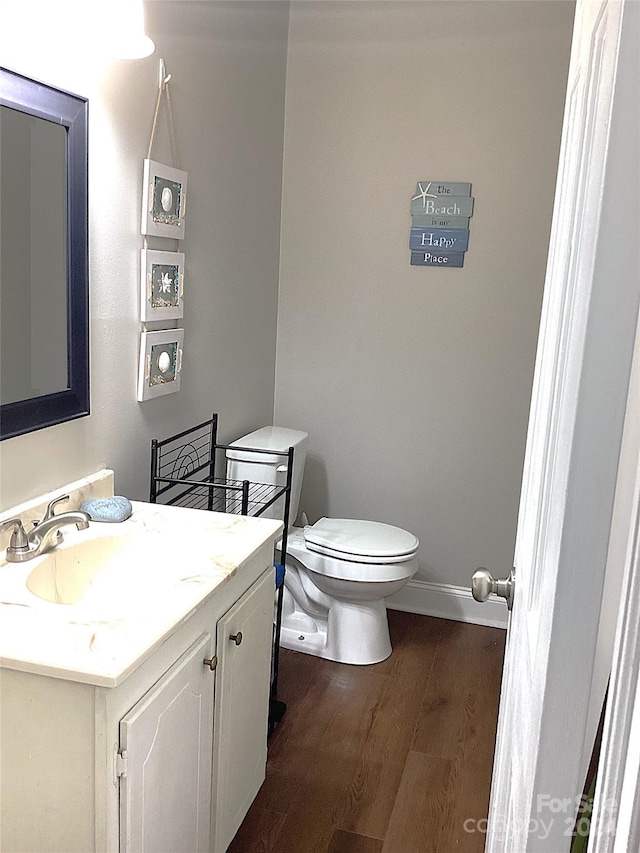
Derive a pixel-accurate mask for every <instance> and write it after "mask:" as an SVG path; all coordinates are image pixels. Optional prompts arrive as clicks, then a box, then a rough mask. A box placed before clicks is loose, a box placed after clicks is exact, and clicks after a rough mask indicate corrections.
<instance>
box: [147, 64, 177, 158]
mask: <svg viewBox="0 0 640 853" xmlns="http://www.w3.org/2000/svg"><path fill="white" fill-rule="evenodd" d="M169 80H171V74H167V71H166V67H165V64H164V59H161V60H160V67H159V79H158V97H157V99H156V110H155V113H154V114H153V126H152V128H151V136H150V138H149V150H148V152H147V159H148V160H151V149H152V148H153V140H154V138H155V135H156V127H157V125H158V115H159V113H160V103H161V101H162V96H163V94H164V95H165V96H166V98H167V119H168V121H169V139H170V142H171V157H172V160H173V167H174V169H177V168H178V155H177V153H176V150H177V149H176V134H175V130H174V126H173V113H172V111H171V95H170V93H169Z"/></svg>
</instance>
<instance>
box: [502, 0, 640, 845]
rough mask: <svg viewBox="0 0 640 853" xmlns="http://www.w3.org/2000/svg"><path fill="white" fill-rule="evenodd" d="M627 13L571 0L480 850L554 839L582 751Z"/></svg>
mask: <svg viewBox="0 0 640 853" xmlns="http://www.w3.org/2000/svg"><path fill="white" fill-rule="evenodd" d="M628 5H629V0H627V6H628ZM634 5H635V4H634ZM628 12H629V10H628V9H625V4H624V2H623V0H584V2H583V0H578V3H577V9H576V24H575V29H574V39H573V45H572V55H571V61H570V69H569V81H568V90H567V99H566V106H565V118H564V127H563V135H562V144H561V152H560V164H559V171H558V182H557V188H556V200H555V206H554V215H553V225H552V232H551V241H550V248H549V259H548V266H547V277H546V282H545V296H544V304H543V311H542V318H541V327H540V337H539V343H538V354H537V362H536V371H535V379H534V387H533V395H532V405H531V414H530V420H529V431H528V436H527V449H526V458H525V466H524V475H523V484H522V493H521V502H520V514H519V520H518V533H517V541H516V552H515V560H514V565H515V598H514V605H513V610H512V613H511V620H510V625H509V632H508V642H507V649H506V656H505V668H504V677H503V686H502V695H501V703H500V716H499V722H498V739H497V745H496V754H495V762H494V775H493V782H492V791H491V804H490V814H489V828H488V835H487V844H486V849H487V850H488V851H508V853H514V851H518V853H524V851H535V853H542V851H553V853H559V852H560V851H565V850H569V847H570V843H571V838H570V836H571V832H572V829H573V822H574V817H575V805H576V802H575V800H576V797H579V796H580V794H581V792H582V788H583V784H584V778H583V753H584V752H585V750H589V749H590V744H589V743H587V741H588V740H589V737H588V735H587V732H588V726H587V709H588V706H589V699H590V695H591V692H592V672H593V670H594V658H595V655H596V649H597V643H598V627H599V618H600V604H601V599H602V592H603V585H604V574H605V564H606V558H607V545H608V537H609V527H610V521H611V511H612V504H613V496H614V491H615V479H616V471H617V463H618V455H619V449H620V438H621V432H622V424H623V420H624V409H625V401H626V391H627V386H628V379H629V366H630V359H631V353H632V350H633V341H634V336H635V317H636V314H637V306H638V290H639V288H640V283H639V282H638V281H637V278H636V277H635V276H634V275H633V270H632V269H631V268H630V267H629V265H627V266H626V267H625V260H624V259H625V257H628V254H627V255H626V256H625V251H620V247H621V245H622V244H621V243H620V239H621V237H624V236H625V235H626V237H627V239H631V240H635V244H634V245H635V246H636V247H637V234H638V223H637V221H636V220H635V218H634V217H635V216H637V204H636V202H635V201H634V195H635V196H636V197H637V192H638V187H637V186H635V185H633V182H632V183H631V184H629V185H628V186H627V187H626V190H625V189H624V176H623V175H622V176H621V172H623V170H622V169H621V168H620V165H621V164H620V157H622V158H624V157H625V156H627V157H629V156H635V157H637V152H635V154H631V155H629V154H627V155H625V154H624V153H623V154H617V155H616V157H618V162H617V163H616V162H613V159H612V157H610V156H609V155H608V146H609V144H610V141H611V140H613V134H614V133H615V121H616V115H615V109H614V111H613V117H612V105H613V106H614V107H615V99H614V92H615V91H616V87H619V86H620V84H621V82H622V83H623V84H625V85H628V81H626V83H625V81H618V82H616V68H617V64H618V48H619V40H620V31H621V22H622V27H623V28H624V27H625V26H627V27H628V26H630V25H631V26H633V24H632V23H631V24H629V22H628V21H627V17H628V16H627V13H628ZM540 49H541V50H544V45H543V44H541V46H540ZM635 103H636V105H637V93H636V101H635ZM635 109H636V111H637V106H636V107H635ZM612 118H613V122H614V123H613V125H612V124H611V121H612ZM610 127H613V131H612V133H611V140H610ZM632 174H633V172H632ZM625 216H626V218H625ZM634 234H635V237H634Z"/></svg>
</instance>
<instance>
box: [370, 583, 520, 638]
mask: <svg viewBox="0 0 640 853" xmlns="http://www.w3.org/2000/svg"><path fill="white" fill-rule="evenodd" d="M386 605H387V607H389V608H390V609H391V610H404V611H406V612H407V613H421V614H422V615H423V616H438V617H439V618H441V619H454V620H455V621H457V622H472V623H473V624H475V625H490V626H491V627H494V628H506V627H507V623H508V615H509V611H508V610H507V606H506V604H505V602H504V601H503V600H502V599H501V598H490V599H489V600H488V601H485V602H483V603H482V604H480V603H479V602H478V601H476V600H475V599H474V597H473V596H472V595H471V589H470V588H469V587H464V586H453V585H452V584H447V583H431V582H429V581H423V580H419V579H414V580H411V581H409V583H408V584H407V585H406V586H405V587H404V588H403V589H401V590H400V592H397V593H396V594H395V595H392V596H391V597H390V598H387V599H386Z"/></svg>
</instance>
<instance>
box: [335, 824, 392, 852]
mask: <svg viewBox="0 0 640 853" xmlns="http://www.w3.org/2000/svg"><path fill="white" fill-rule="evenodd" d="M381 850H382V841H380V840H379V839H378V838H369V837H368V836H366V835H356V834H355V833H353V832H345V831H344V830H343V829H336V831H335V832H334V833H333V836H332V838H331V844H330V845H329V849H328V851H327V853H380V851H381Z"/></svg>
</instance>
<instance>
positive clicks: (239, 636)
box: [229, 631, 242, 646]
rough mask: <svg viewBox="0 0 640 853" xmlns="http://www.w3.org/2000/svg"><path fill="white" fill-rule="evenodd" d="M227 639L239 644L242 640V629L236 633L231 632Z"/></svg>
mask: <svg viewBox="0 0 640 853" xmlns="http://www.w3.org/2000/svg"><path fill="white" fill-rule="evenodd" d="M229 639H230V640H233V642H234V643H235V644H236V646H239V645H240V643H241V642H242V631H238V633H237V634H231V636H230V637H229Z"/></svg>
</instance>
